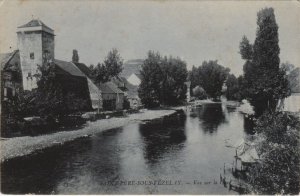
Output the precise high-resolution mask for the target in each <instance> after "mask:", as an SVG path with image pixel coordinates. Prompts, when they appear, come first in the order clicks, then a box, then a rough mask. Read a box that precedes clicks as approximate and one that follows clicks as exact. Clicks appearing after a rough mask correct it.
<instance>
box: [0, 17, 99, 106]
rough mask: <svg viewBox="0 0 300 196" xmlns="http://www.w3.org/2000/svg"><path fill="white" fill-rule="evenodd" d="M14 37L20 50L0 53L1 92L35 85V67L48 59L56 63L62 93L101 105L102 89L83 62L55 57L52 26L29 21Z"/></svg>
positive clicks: (13, 93) (36, 68)
mask: <svg viewBox="0 0 300 196" xmlns="http://www.w3.org/2000/svg"><path fill="white" fill-rule="evenodd" d="M17 36H18V48H19V50H17V51H15V52H13V53H11V54H6V55H5V54H1V55H0V57H1V58H0V60H1V62H0V63H1V74H2V75H3V76H5V77H3V79H2V83H3V85H2V91H3V95H5V96H6V95H12V96H13V95H15V92H16V91H17V90H18V89H20V87H19V86H21V87H22V88H23V90H29V91H31V90H32V89H35V88H37V77H36V76H37V74H39V69H38V66H42V65H43V64H44V63H45V62H48V63H52V64H54V65H55V71H56V76H57V81H59V82H60V84H61V85H62V88H63V91H64V92H63V94H64V95H67V94H72V96H75V97H77V98H81V99H86V100H85V101H87V102H88V103H89V105H90V106H89V107H88V108H91V106H92V107H93V108H94V109H96V108H102V99H101V91H100V90H99V88H98V87H97V86H96V85H95V84H94V83H93V82H92V81H91V80H90V79H89V78H88V77H87V76H88V75H87V73H86V69H85V70H84V69H83V67H84V66H85V65H84V64H83V65H82V64H78V63H72V62H66V61H61V60H57V59H54V54H55V51H54V45H55V40H54V37H55V35H54V31H53V30H52V29H51V28H49V27H48V26H46V25H45V24H44V23H43V22H42V21H40V20H31V21H30V22H28V23H27V24H25V25H22V26H20V27H18V30H17ZM2 57H3V58H2ZM13 66H14V67H15V68H12V67H13ZM85 67H86V66H85ZM86 68H87V67H86ZM17 72H19V73H21V74H20V77H21V79H18V78H16V77H15V75H16V73H17ZM88 108H86V109H88Z"/></svg>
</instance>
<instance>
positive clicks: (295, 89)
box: [288, 67, 300, 93]
mask: <svg viewBox="0 0 300 196" xmlns="http://www.w3.org/2000/svg"><path fill="white" fill-rule="evenodd" d="M288 80H289V83H290V88H291V90H292V93H300V68H299V67H297V68H296V69H294V70H292V71H291V72H290V74H289V75H288Z"/></svg>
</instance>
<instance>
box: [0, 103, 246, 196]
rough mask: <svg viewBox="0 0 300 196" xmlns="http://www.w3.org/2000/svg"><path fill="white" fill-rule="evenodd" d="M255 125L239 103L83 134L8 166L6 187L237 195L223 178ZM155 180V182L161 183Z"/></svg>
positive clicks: (5, 165)
mask: <svg viewBox="0 0 300 196" xmlns="http://www.w3.org/2000/svg"><path fill="white" fill-rule="evenodd" d="M248 129H249V127H248V124H247V123H244V117H243V115H242V114H241V113H239V112H237V111H235V109H229V108H226V107H224V106H223V105H222V104H205V105H203V106H201V107H199V108H197V109H193V110H191V111H188V112H186V115H180V114H176V115H174V116H173V117H168V118H162V119H160V120H154V121H150V122H145V123H136V124H130V125H127V126H124V127H121V128H117V129H111V130H107V131H104V132H102V133H99V134H96V135H93V136H91V137H89V138H81V139H78V140H75V141H72V142H69V143H66V144H63V145H61V146H58V147H53V148H49V149H46V150H43V151H42V152H39V153H36V154H33V155H29V156H25V157H21V158H15V159H12V160H9V161H6V162H4V163H3V164H2V165H1V175H2V176H1V179H2V180H1V185H2V187H1V190H2V192H3V193H11V194H12V193H13V194H24V193H35V194H49V193H53V194H237V193H236V192H234V191H229V190H228V188H227V187H224V186H223V185H222V184H220V174H222V175H223V174H224V164H225V173H230V170H231V166H232V163H233V161H234V158H233V156H234V153H235V152H234V149H233V148H228V147H225V141H226V140H228V139H230V142H232V143H234V142H236V141H238V140H239V139H241V138H242V137H244V135H245V134H247V131H248ZM154 184H155V185H154Z"/></svg>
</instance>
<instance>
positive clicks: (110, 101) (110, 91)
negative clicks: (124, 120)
mask: <svg viewBox="0 0 300 196" xmlns="http://www.w3.org/2000/svg"><path fill="white" fill-rule="evenodd" d="M99 87H100V91H101V93H102V99H103V110H110V111H112V110H122V109H123V104H124V92H123V91H122V90H121V89H119V88H118V86H117V85H115V84H114V83H113V82H106V83H102V84H100V85H99Z"/></svg>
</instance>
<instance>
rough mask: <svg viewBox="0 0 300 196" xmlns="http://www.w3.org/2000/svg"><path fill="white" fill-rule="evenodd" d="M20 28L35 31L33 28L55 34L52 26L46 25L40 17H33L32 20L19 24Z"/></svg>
mask: <svg viewBox="0 0 300 196" xmlns="http://www.w3.org/2000/svg"><path fill="white" fill-rule="evenodd" d="M18 29H24V30H25V31H26V30H28V31H33V30H43V31H46V32H48V33H51V34H53V33H54V30H53V29H51V28H50V27H48V26H47V25H45V24H44V23H43V22H42V21H41V20H39V19H33V20H31V21H30V22H28V23H26V24H24V25H22V26H19V27H18Z"/></svg>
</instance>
